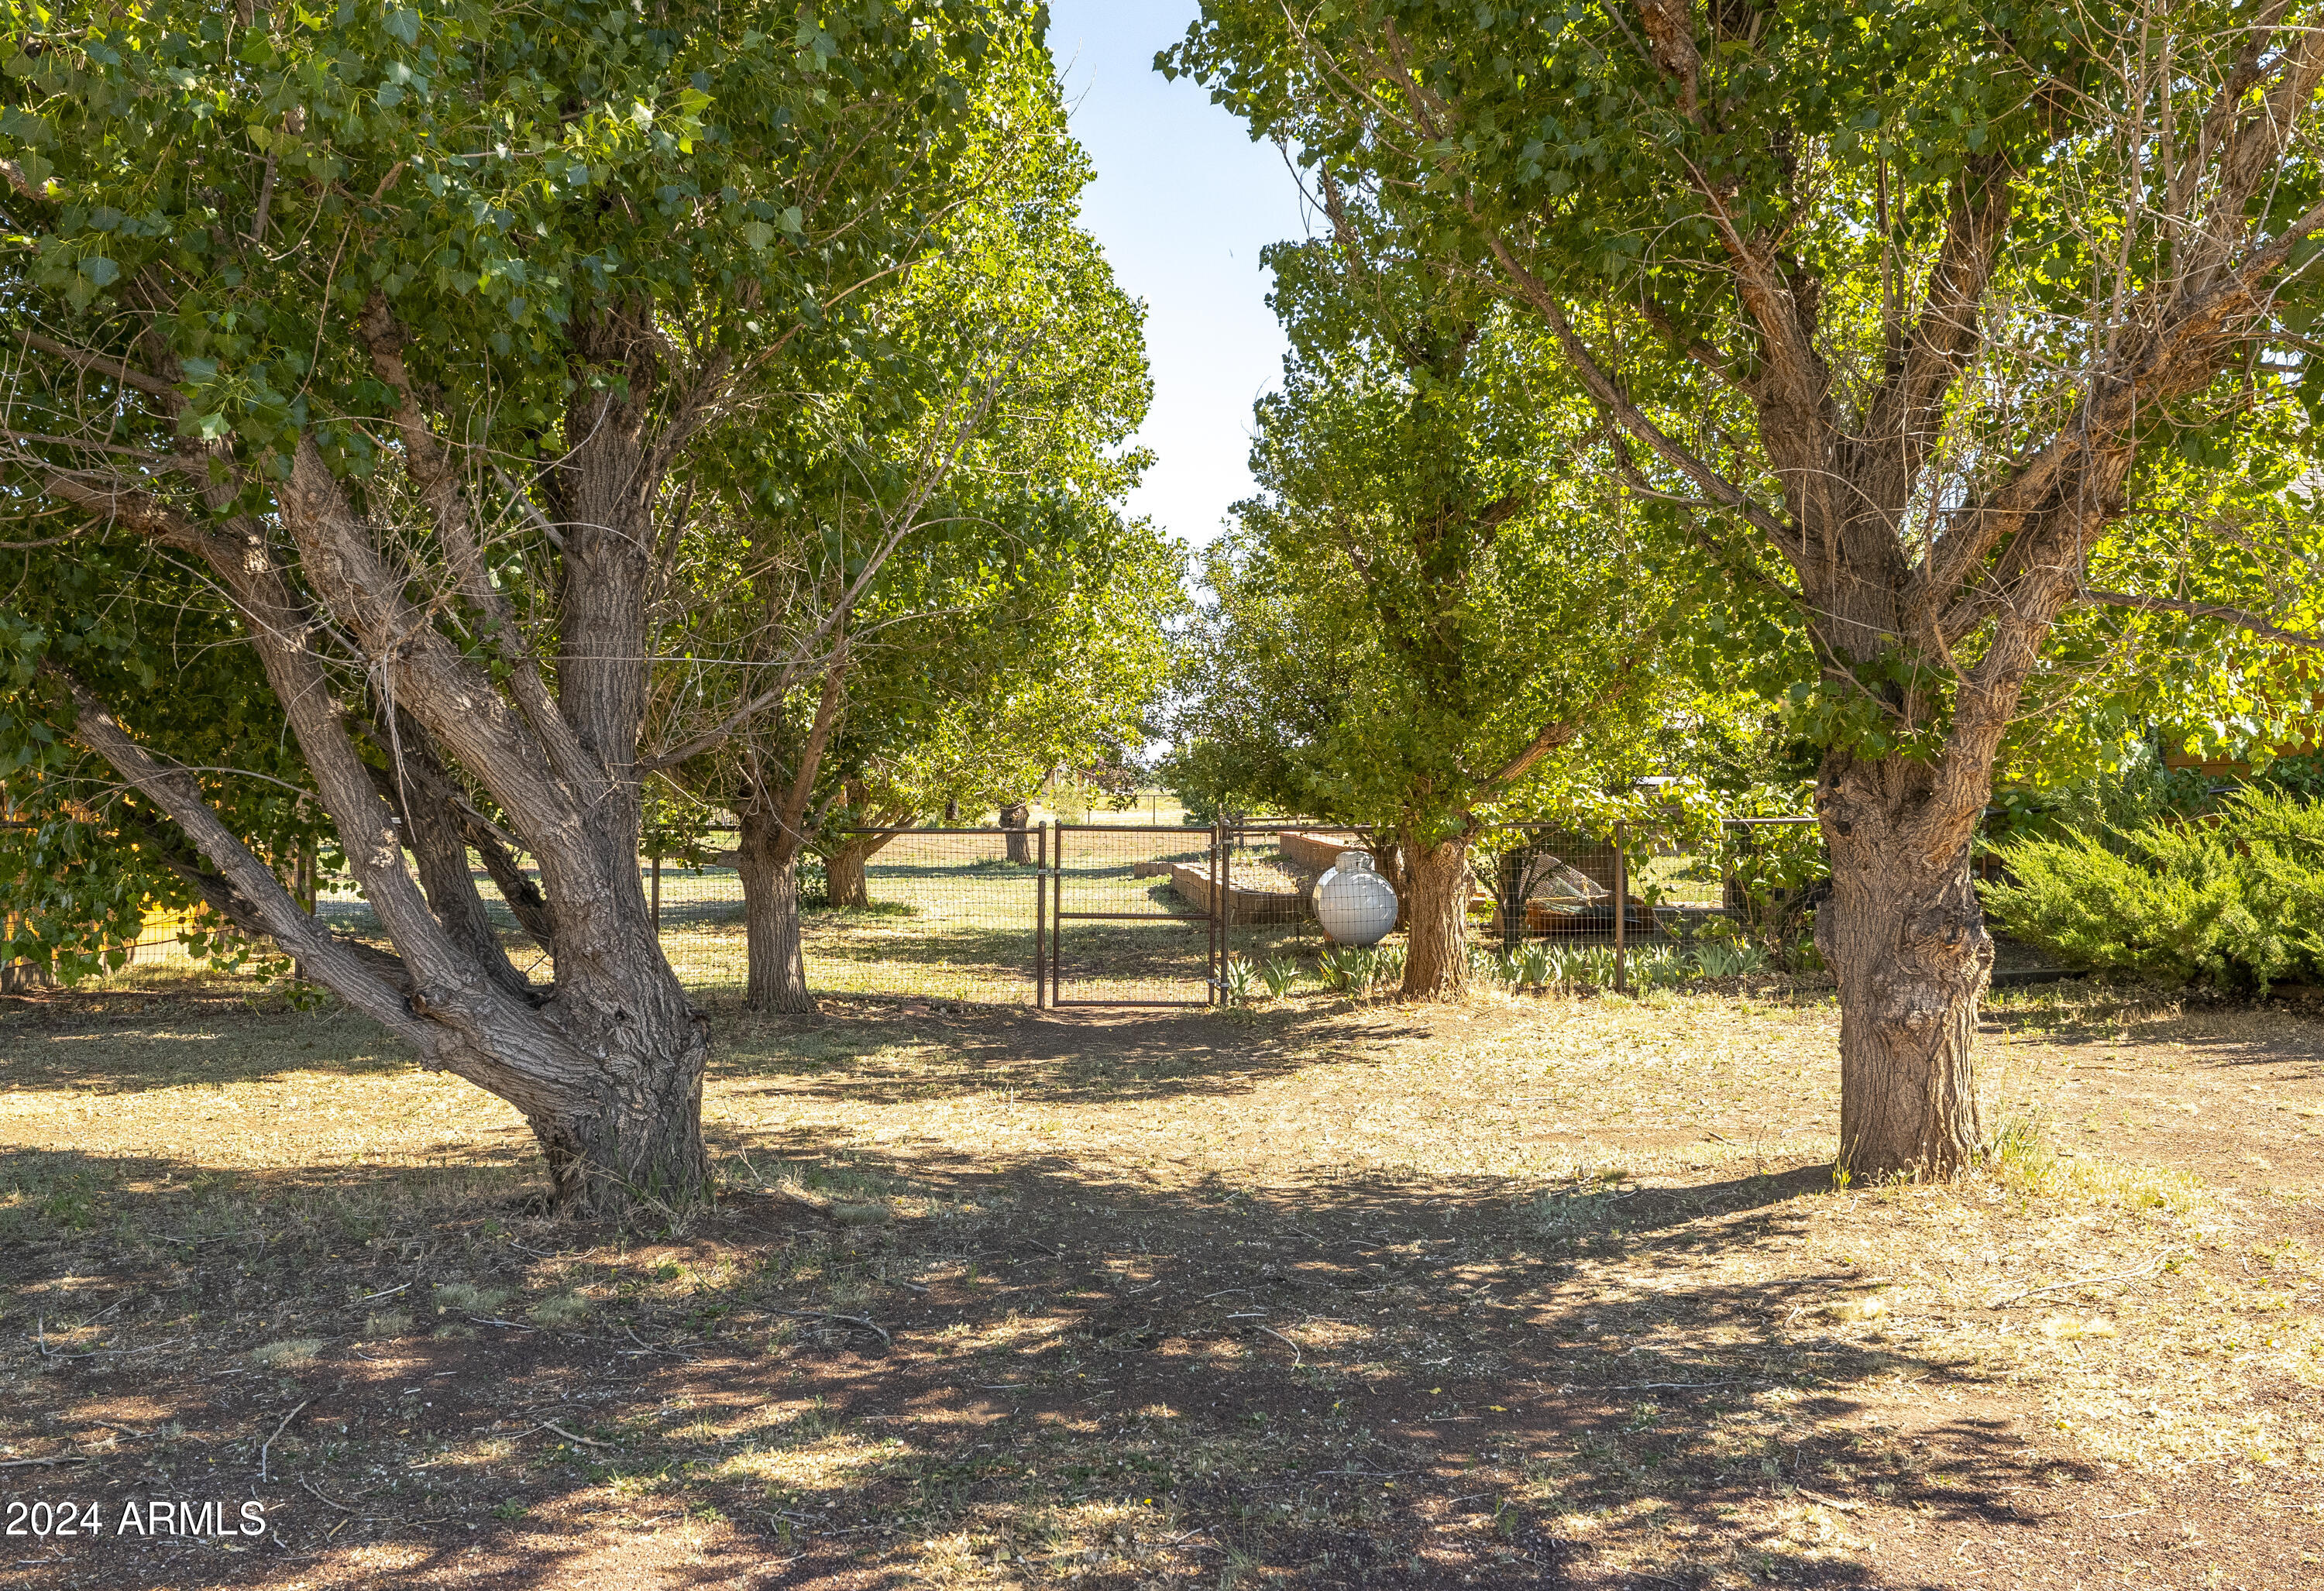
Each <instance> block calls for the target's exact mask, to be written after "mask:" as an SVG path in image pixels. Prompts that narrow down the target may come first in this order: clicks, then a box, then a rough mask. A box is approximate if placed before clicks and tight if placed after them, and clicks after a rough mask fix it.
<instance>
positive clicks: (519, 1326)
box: [468, 1315, 540, 1331]
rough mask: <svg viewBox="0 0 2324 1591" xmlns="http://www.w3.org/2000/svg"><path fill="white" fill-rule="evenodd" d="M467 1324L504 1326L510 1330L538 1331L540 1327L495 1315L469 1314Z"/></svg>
mask: <svg viewBox="0 0 2324 1591" xmlns="http://www.w3.org/2000/svg"><path fill="white" fill-rule="evenodd" d="M468 1324H469V1325H471V1326H505V1327H507V1328H508V1329H510V1330H512V1331H538V1330H539V1329H540V1328H539V1327H538V1326H528V1325H526V1324H525V1323H524V1322H523V1321H521V1320H501V1319H499V1318H497V1317H495V1316H490V1315H470V1316H469V1317H468Z"/></svg>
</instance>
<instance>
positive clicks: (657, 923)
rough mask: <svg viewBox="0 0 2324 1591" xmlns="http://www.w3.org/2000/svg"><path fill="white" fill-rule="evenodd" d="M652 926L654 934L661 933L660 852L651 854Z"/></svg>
mask: <svg viewBox="0 0 2324 1591" xmlns="http://www.w3.org/2000/svg"><path fill="white" fill-rule="evenodd" d="M653 925H654V933H657V934H659V933H660V932H661V852H660V851H655V852H654V853H653Z"/></svg>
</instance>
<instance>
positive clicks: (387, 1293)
mask: <svg viewBox="0 0 2324 1591" xmlns="http://www.w3.org/2000/svg"><path fill="white" fill-rule="evenodd" d="M410 1285H411V1283H409V1282H399V1283H396V1284H395V1285H394V1286H392V1287H388V1288H383V1289H381V1290H380V1291H379V1292H366V1293H364V1295H363V1296H362V1297H361V1298H359V1299H357V1300H355V1302H356V1303H359V1304H367V1303H370V1302H371V1301H373V1300H374V1299H381V1298H393V1297H394V1296H395V1295H396V1294H397V1293H399V1292H402V1291H403V1290H404V1289H405V1288H407V1287H409V1286H410Z"/></svg>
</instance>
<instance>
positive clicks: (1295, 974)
mask: <svg viewBox="0 0 2324 1591" xmlns="http://www.w3.org/2000/svg"><path fill="white" fill-rule="evenodd" d="M1259 981H1260V982H1261V983H1264V984H1265V985H1267V992H1268V994H1269V995H1270V996H1272V997H1273V998H1276V999H1278V1000H1279V999H1281V998H1283V997H1284V996H1285V995H1287V994H1289V993H1290V992H1291V986H1292V985H1293V984H1295V983H1296V982H1298V981H1299V963H1298V962H1296V961H1293V960H1292V959H1291V958H1290V957H1289V956H1269V957H1268V958H1267V960H1265V961H1261V962H1260V963H1259Z"/></svg>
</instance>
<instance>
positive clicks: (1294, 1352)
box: [1259, 1326, 1307, 1370]
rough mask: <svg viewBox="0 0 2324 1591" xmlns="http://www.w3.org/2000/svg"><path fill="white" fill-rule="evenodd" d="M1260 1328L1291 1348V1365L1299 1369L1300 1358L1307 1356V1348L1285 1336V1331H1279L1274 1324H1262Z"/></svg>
mask: <svg viewBox="0 0 2324 1591" xmlns="http://www.w3.org/2000/svg"><path fill="white" fill-rule="evenodd" d="M1259 1329H1260V1330H1261V1331H1264V1332H1266V1333H1267V1334H1268V1336H1269V1337H1271V1338H1275V1340H1276V1341H1277V1342H1279V1343H1281V1344H1282V1345H1283V1346H1284V1347H1287V1348H1289V1349H1290V1350H1291V1367H1292V1368H1293V1369H1294V1370H1296V1369H1298V1368H1299V1362H1300V1360H1302V1359H1304V1358H1305V1357H1306V1356H1307V1351H1306V1349H1305V1348H1303V1347H1300V1346H1299V1345H1298V1344H1297V1343H1296V1342H1294V1341H1292V1340H1291V1339H1290V1338H1287V1337H1286V1336H1284V1335H1283V1333H1281V1332H1280V1331H1277V1329H1275V1328H1274V1327H1272V1326H1262V1327H1260V1328H1259Z"/></svg>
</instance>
